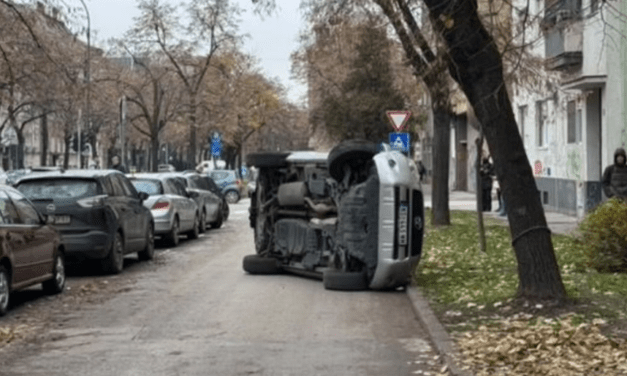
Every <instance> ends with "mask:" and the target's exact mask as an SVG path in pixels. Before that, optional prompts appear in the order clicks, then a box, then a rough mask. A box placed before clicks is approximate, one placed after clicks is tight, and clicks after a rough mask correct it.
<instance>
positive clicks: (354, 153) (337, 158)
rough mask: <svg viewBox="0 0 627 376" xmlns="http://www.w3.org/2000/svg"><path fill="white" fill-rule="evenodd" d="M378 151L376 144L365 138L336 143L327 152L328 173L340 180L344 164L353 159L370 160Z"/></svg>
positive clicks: (342, 175)
mask: <svg viewBox="0 0 627 376" xmlns="http://www.w3.org/2000/svg"><path fill="white" fill-rule="evenodd" d="M377 152H378V150H377V144H375V143H374V142H371V141H366V140H348V141H345V142H342V143H340V144H338V145H336V146H335V147H334V148H333V149H331V151H330V152H329V156H328V157H327V164H328V167H329V174H330V175H331V177H333V179H335V180H337V181H340V180H342V178H343V177H344V166H345V165H346V164H347V163H348V164H350V163H351V161H355V160H364V159H366V160H370V159H372V157H373V156H374V155H376V154H377Z"/></svg>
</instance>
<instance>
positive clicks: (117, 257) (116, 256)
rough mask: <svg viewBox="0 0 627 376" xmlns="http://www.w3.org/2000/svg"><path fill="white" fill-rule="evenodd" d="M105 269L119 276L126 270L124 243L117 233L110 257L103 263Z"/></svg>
mask: <svg viewBox="0 0 627 376" xmlns="http://www.w3.org/2000/svg"><path fill="white" fill-rule="evenodd" d="M103 269H104V271H105V272H108V273H111V274H119V273H121V272H122V269H124V242H123V241H122V234H120V233H119V232H116V233H115V237H114V238H113V242H112V243H111V249H110V250H109V255H108V256H107V258H106V259H105V260H104V262H103Z"/></svg>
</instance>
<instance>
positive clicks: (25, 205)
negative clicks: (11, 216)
mask: <svg viewBox="0 0 627 376" xmlns="http://www.w3.org/2000/svg"><path fill="white" fill-rule="evenodd" d="M6 193H7V194H8V195H9V198H11V200H12V201H13V204H15V208H16V209H17V214H18V216H19V222H18V223H23V224H26V225H37V224H40V223H41V218H40V217H39V214H38V213H37V209H35V207H34V206H33V204H31V203H30V202H29V201H28V200H27V199H26V198H25V197H24V196H22V195H20V194H17V193H15V192H11V191H9V190H7V191H6Z"/></svg>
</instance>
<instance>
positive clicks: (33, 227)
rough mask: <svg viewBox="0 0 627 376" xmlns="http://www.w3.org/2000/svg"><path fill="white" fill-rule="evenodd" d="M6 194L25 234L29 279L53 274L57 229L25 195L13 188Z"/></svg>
mask: <svg viewBox="0 0 627 376" xmlns="http://www.w3.org/2000/svg"><path fill="white" fill-rule="evenodd" d="M6 194H7V195H8V196H9V198H10V199H11V202H12V204H13V205H14V207H15V209H16V211H17V215H18V219H17V222H18V223H17V224H16V226H17V227H18V229H19V231H21V232H22V234H23V238H24V241H25V246H26V248H27V252H28V265H27V267H26V277H27V279H33V278H39V277H42V276H44V275H46V274H51V273H52V269H53V265H54V251H55V247H56V243H55V239H56V234H55V231H54V230H53V229H52V228H50V227H49V226H46V225H45V224H44V223H43V221H42V219H41V216H40V215H39V213H38V212H37V209H35V207H34V206H33V204H32V203H30V201H28V200H27V199H26V198H25V197H24V196H23V195H21V194H20V193H19V192H17V191H13V190H11V189H7V190H6Z"/></svg>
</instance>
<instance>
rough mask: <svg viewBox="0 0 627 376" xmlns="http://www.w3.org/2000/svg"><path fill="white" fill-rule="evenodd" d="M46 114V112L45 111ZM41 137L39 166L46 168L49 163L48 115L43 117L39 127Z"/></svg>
mask: <svg viewBox="0 0 627 376" xmlns="http://www.w3.org/2000/svg"><path fill="white" fill-rule="evenodd" d="M43 111H44V112H45V110H43ZM39 132H40V137H41V150H40V153H39V164H40V165H41V166H46V165H47V162H48V158H47V157H48V115H46V114H45V113H44V114H43V116H42V117H41V123H40V127H39Z"/></svg>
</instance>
